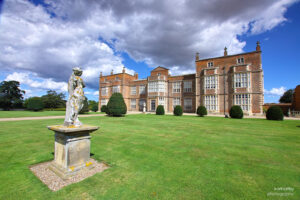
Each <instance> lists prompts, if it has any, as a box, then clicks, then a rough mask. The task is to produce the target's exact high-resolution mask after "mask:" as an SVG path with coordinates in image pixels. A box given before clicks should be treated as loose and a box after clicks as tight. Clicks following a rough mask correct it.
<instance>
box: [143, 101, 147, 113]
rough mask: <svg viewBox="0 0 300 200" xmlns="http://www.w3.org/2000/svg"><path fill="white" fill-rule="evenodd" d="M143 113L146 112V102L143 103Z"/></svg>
mask: <svg viewBox="0 0 300 200" xmlns="http://www.w3.org/2000/svg"><path fill="white" fill-rule="evenodd" d="M143 113H146V102H144V103H143Z"/></svg>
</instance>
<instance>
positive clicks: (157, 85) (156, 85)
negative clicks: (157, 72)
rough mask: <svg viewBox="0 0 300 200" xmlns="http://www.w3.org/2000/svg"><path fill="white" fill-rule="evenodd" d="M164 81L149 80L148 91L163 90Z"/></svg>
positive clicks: (164, 87)
mask: <svg viewBox="0 0 300 200" xmlns="http://www.w3.org/2000/svg"><path fill="white" fill-rule="evenodd" d="M165 90H166V83H165V81H151V82H149V83H148V92H165Z"/></svg>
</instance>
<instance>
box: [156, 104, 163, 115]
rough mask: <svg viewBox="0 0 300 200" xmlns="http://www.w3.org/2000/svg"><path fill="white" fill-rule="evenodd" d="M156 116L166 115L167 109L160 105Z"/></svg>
mask: <svg viewBox="0 0 300 200" xmlns="http://www.w3.org/2000/svg"><path fill="white" fill-rule="evenodd" d="M156 114H157V115H164V114H165V109H164V107H163V106H162V105H158V106H157V108H156Z"/></svg>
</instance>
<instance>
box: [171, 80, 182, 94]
mask: <svg viewBox="0 0 300 200" xmlns="http://www.w3.org/2000/svg"><path fill="white" fill-rule="evenodd" d="M172 88H173V89H172V91H173V93H180V92H181V82H180V81H178V82H173V83H172Z"/></svg>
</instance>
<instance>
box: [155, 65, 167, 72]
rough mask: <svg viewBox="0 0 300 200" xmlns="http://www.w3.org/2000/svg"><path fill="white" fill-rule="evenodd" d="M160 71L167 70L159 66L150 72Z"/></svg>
mask: <svg viewBox="0 0 300 200" xmlns="http://www.w3.org/2000/svg"><path fill="white" fill-rule="evenodd" d="M161 70H169V69H168V68H165V67H161V66H158V67H156V68H155V69H153V70H152V72H153V71H161Z"/></svg>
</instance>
